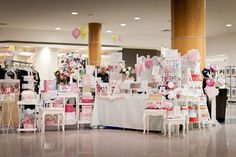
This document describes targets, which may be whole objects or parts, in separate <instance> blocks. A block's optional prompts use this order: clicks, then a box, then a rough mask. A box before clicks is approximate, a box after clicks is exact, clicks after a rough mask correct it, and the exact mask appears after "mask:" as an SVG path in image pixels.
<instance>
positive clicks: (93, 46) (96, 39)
mask: <svg viewBox="0 0 236 157" xmlns="http://www.w3.org/2000/svg"><path fill="white" fill-rule="evenodd" d="M101 31H102V24H101V23H89V65H95V66H100V64H101Z"/></svg>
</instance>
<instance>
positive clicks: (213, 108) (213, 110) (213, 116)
mask: <svg viewBox="0 0 236 157" xmlns="http://www.w3.org/2000/svg"><path fill="white" fill-rule="evenodd" d="M211 120H212V125H214V126H216V127H221V124H220V123H219V122H218V121H217V120H216V97H214V98H212V99H211Z"/></svg>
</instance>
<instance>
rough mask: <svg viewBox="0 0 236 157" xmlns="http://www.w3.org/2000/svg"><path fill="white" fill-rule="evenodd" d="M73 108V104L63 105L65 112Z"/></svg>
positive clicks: (72, 110) (71, 110)
mask: <svg viewBox="0 0 236 157" xmlns="http://www.w3.org/2000/svg"><path fill="white" fill-rule="evenodd" d="M74 111H75V109H74V107H73V104H66V106H65V112H74Z"/></svg>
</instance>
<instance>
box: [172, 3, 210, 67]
mask: <svg viewBox="0 0 236 157" xmlns="http://www.w3.org/2000/svg"><path fill="white" fill-rule="evenodd" d="M171 42H172V48H173V49H178V50H179V52H180V53H181V55H184V54H186V53H187V52H188V51H189V50H191V49H198V50H199V52H200V55H201V68H203V67H204V66H205V59H206V1H205V0H171Z"/></svg>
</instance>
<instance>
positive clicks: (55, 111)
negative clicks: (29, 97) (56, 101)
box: [38, 99, 65, 133]
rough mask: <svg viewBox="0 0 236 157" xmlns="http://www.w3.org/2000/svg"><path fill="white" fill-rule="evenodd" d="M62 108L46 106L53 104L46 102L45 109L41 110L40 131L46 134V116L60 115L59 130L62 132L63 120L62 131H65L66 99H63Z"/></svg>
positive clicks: (58, 119) (58, 120)
mask: <svg viewBox="0 0 236 157" xmlns="http://www.w3.org/2000/svg"><path fill="white" fill-rule="evenodd" d="M63 101H64V102H63V105H62V107H52V106H50V105H49V106H46V105H45V104H51V103H52V101H51V102H50V101H45V104H44V107H41V108H39V109H38V110H39V119H38V120H39V130H40V131H41V132H42V133H44V132H45V117H46V115H58V118H57V128H58V131H59V130H60V120H62V124H61V126H62V131H63V132H64V131H65V99H63Z"/></svg>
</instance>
